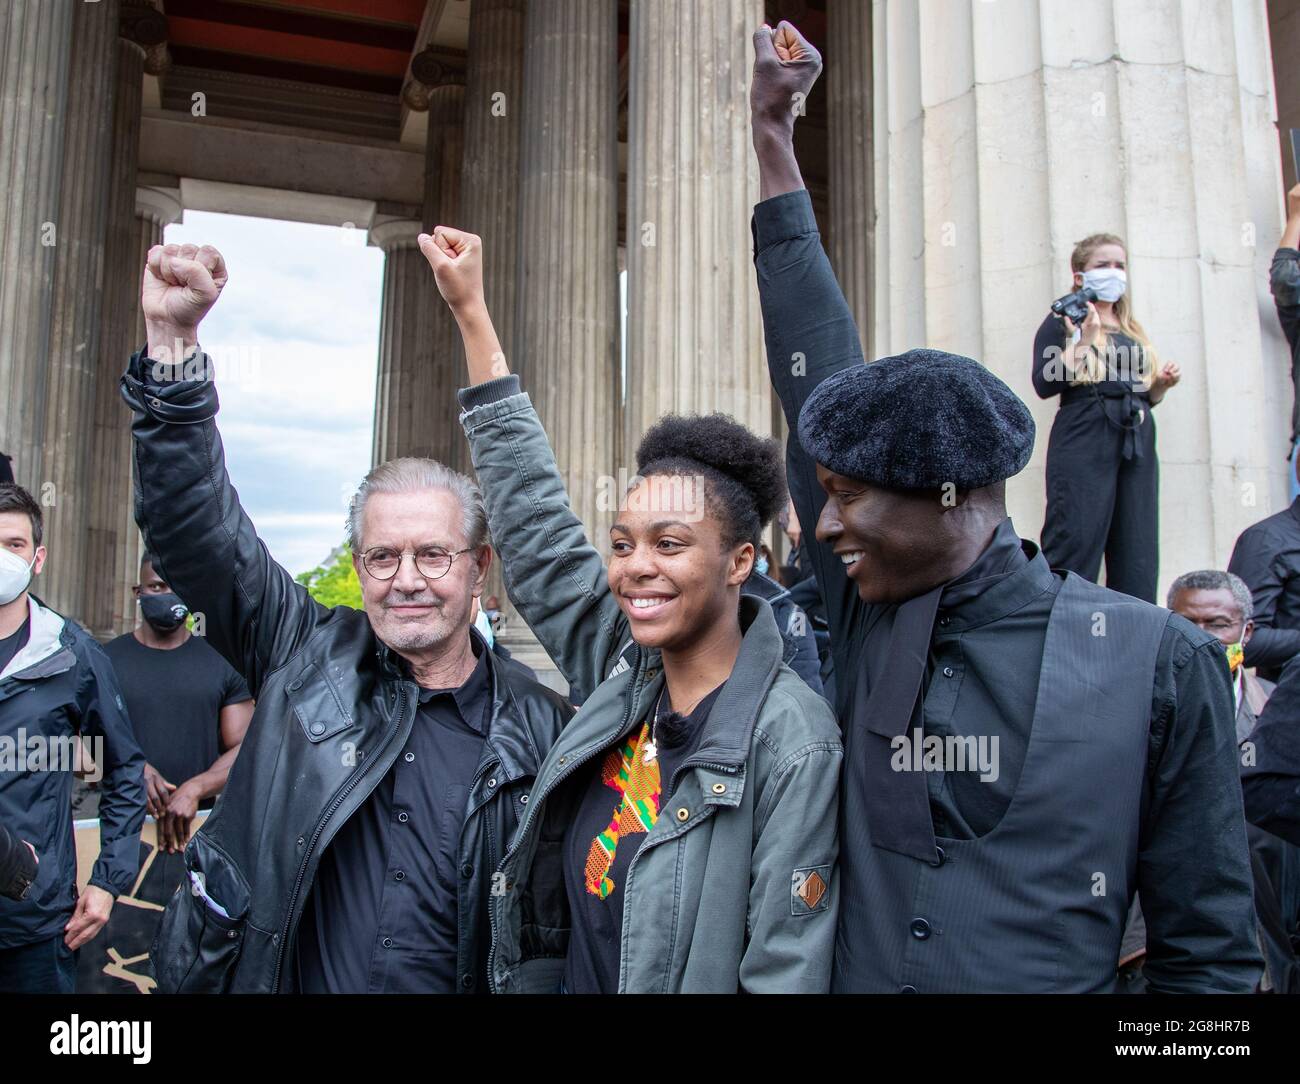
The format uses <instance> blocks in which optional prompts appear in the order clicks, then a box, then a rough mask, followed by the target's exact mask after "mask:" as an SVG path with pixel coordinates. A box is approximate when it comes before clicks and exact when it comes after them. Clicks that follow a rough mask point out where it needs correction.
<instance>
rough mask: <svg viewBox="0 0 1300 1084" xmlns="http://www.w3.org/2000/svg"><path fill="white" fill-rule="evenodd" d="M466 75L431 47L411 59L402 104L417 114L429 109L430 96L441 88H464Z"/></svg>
mask: <svg viewBox="0 0 1300 1084" xmlns="http://www.w3.org/2000/svg"><path fill="white" fill-rule="evenodd" d="M464 85H465V73H464V72H463V71H462V70H460V69H459V68H458V67H456V66H455V65H454V64H453V62H452V60H451V58H450V57H449V56H448V55H447V54H446V53H444V52H443V51H442V50H441V49H439V48H437V47H436V46H433V45H429V46H426V47H425V48H424V49H421V50H420V51H419V52H418V53H416V54H415V56H413V57H412V58H411V77H410V78H409V79H408V80H407V81H406V84H405V85H404V86H403V87H402V103H403V104H404V105H405V106H406V107H407V108H408V109H413V110H414V111H415V112H417V113H423V112H424V111H425V110H426V109H428V108H429V95H430V94H431V93H432V92H433V91H434V90H436V89H438V88H439V87H455V86H460V87H463V86H464Z"/></svg>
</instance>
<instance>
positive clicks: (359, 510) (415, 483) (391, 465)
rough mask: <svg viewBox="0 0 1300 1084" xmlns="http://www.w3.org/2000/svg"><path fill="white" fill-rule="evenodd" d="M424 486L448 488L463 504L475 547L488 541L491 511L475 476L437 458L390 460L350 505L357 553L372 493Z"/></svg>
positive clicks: (363, 485) (351, 535)
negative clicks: (488, 514)
mask: <svg viewBox="0 0 1300 1084" xmlns="http://www.w3.org/2000/svg"><path fill="white" fill-rule="evenodd" d="M422 489H445V490H446V491H447V492H448V493H450V494H452V495H453V496H454V497H455V498H456V499H457V500H458V501H459V502H460V507H461V513H462V518H461V527H462V529H463V531H464V533H465V538H466V540H467V541H468V543H469V546H470V548H471V549H478V548H479V547H480V546H485V545H487V543H488V529H487V512H486V510H485V509H484V507H483V494H482V493H481V492H480V491H479V488H478V486H477V485H476V484H475V483H474V482H473V480H472V479H470V478H467V477H466V476H465V475H463V474H461V473H459V472H458V471H454V470H452V469H451V468H450V467H448V466H445V465H444V464H442V463H439V462H438V461H437V460H436V459H416V458H411V457H407V458H403V459H390V460H389V461H388V462H387V463H380V464H379V466H377V467H373V468H372V469H371V471H370V473H369V474H367V475H366V476H365V478H364V479H363V480H362V482H361V485H359V486H358V487H357V491H356V493H354V494H353V495H352V501H351V503H350V504H349V506H348V543H349V545H351V547H352V552H353V553H358V554H359V553H360V552H361V521H362V518H363V517H364V515H365V511H366V500H367V499H368V498H369V496H370V494H372V493H413V492H418V491H419V490H422Z"/></svg>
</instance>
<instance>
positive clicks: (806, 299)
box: [750, 22, 865, 684]
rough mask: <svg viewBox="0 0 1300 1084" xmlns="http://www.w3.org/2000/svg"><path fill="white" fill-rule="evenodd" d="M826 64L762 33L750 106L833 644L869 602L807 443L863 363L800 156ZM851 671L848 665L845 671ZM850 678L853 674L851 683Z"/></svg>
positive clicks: (791, 459)
mask: <svg viewBox="0 0 1300 1084" xmlns="http://www.w3.org/2000/svg"><path fill="white" fill-rule="evenodd" d="M820 71H821V56H820V55H819V54H818V53H817V50H816V49H814V48H813V47H812V46H811V45H810V44H809V43H808V42H807V41H806V40H804V38H802V37H801V36H800V35H799V32H798V31H797V30H795V29H794V27H792V26H791V25H790V24H789V23H785V22H783V23H781V24H780V25H779V26H778V27H777V29H776V30H775V31H773V30H771V29H770V28H768V27H763V28H762V29H760V30H759V31H758V32H757V33H756V34H755V35H754V77H753V82H752V84H751V89H750V114H751V117H750V119H751V123H752V127H753V136H754V151H755V153H756V154H757V156H758V167H759V177H760V183H761V194H762V197H763V201H762V202H761V203H759V204H758V206H757V207H755V208H754V219H753V231H754V266H755V270H756V271H757V274H758V294H759V301H760V302H761V305H762V310H763V332H764V335H765V336H766V340H767V363H768V369H769V371H770V373H771V377H772V386H773V388H774V389H775V390H776V394H777V396H778V397H779V398H780V400H781V406H782V408H783V409H784V411H785V417H786V422H787V423H788V424H789V426H790V441H789V445H788V448H787V452H786V471H787V475H788V481H789V486H790V495H791V497H792V498H793V500H794V504H795V511H796V513H797V514H798V517H799V522H800V524H801V525H802V526H803V542H804V547H805V549H806V552H807V554H808V558H809V561H810V563H811V565H812V568H813V573H814V575H816V577H817V584H818V587H819V589H820V591H821V595H822V598H823V600H824V601H825V604H826V615H827V621H828V624H829V626H830V637H831V644H832V647H833V648H834V650H835V651H836V653H837V657H836V663H837V665H839V666H844V665H851V663H850V662H849V661H848V660H842V659H840V658H839V652H840V651H841V650H843V649H844V648H846V647H847V646H848V645H850V644H851V643H852V639H851V637H850V636H849V635H848V633H849V631H850V630H851V629H852V628H854V627H855V626H856V624H857V623H858V622H859V621H860V620H861V615H862V613H863V610H864V607H865V604H864V603H862V602H861V600H860V599H859V598H858V593H857V589H856V588H855V587H854V585H853V583H852V581H850V580H849V578H848V576H846V575H845V573H844V567H843V564H842V562H841V561H840V559H839V558H838V557H837V556H836V555H835V554H834V552H833V551H832V550H831V548H830V547H829V546H827V545H825V544H824V543H821V542H819V541H818V540H817V538H816V533H815V532H816V527H817V520H818V518H819V517H820V515H821V511H822V506H823V505H824V504H825V503H826V495H825V493H824V492H823V490H822V487H821V484H820V483H819V482H818V480H817V469H816V465H815V464H814V463H813V461H812V459H811V458H810V457H809V456H808V454H807V453H806V452H805V451H804V450H803V447H802V445H801V444H800V443H799V438H798V429H799V412H800V410H802V409H803V405H804V403H805V402H806V401H807V399H808V397H809V396H810V395H812V393H813V390H814V389H815V388H816V387H817V385H818V384H820V383H821V382H822V381H823V380H825V379H826V378H827V377H829V376H831V375H832V374H834V373H837V372H839V371H840V370H841V369H845V368H848V367H849V366H850V365H861V364H862V363H863V357H862V347H861V345H860V343H859V339H858V330H857V327H856V325H855V324H854V322H853V314H852V313H851V312H850V311H849V306H848V302H846V301H845V300H844V294H843V292H842V291H841V290H840V285H839V283H838V282H837V281H836V279H835V274H834V272H833V271H832V270H831V264H830V260H829V259H827V257H826V252H825V250H824V249H823V248H822V243H821V235H820V234H819V233H818V231H817V222H816V219H815V218H814V217H813V211H812V201H811V199H810V198H809V196H808V191H807V189H806V188H805V187H804V183H803V177H802V176H801V174H800V172H799V165H798V163H797V162H796V160H795V156H794V121H795V115H796V112H797V110H796V108H795V103H796V102H800V101H802V100H803V98H799V97H797V96H798V95H803V96H806V95H807V93H808V91H809V90H810V89H811V88H812V85H813V83H814V82H816V80H817V76H818V74H819V73H820ZM842 672H843V671H842ZM846 684H847V683H846Z"/></svg>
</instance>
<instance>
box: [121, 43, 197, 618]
mask: <svg viewBox="0 0 1300 1084" xmlns="http://www.w3.org/2000/svg"><path fill="white" fill-rule="evenodd" d="M145 63H146V65H147V64H148V61H147V60H146V62H145ZM182 213H183V208H182V207H181V194H180V190H179V189H176V188H137V189H136V190H135V263H134V265H133V266H134V267H135V268H136V269H137V272H138V274H137V278H138V277H139V275H142V274H143V273H144V265H145V262H146V261H147V260H148V258H149V250H150V249H151V248H153V246H154V245H161V244H162V243H163V234H164V231H165V230H166V228H167V227H168V226H170V225H171V224H172V223H173V222H179V221H180V220H181V215H182ZM134 309H135V326H134V328H133V330H132V334H131V340H130V346H129V347H128V348H127V349H128V350H129V351H130V352H131V353H134V352H135V351H136V350H139V349H140V348H141V347H142V346H145V345H147V339H148V333H147V332H146V330H145V326H144V310H143V309H142V308H141V307H140V304H139V302H138V301H136V302H135V303H134ZM122 367H123V368H125V367H126V362H125V360H124V361H123V364H122ZM113 383H114V386H116V384H117V381H116V379H115V380H114V382H113ZM127 425H128V426H129V425H130V418H129V417H128V418H127ZM127 456H128V460H129V462H128V467H127V471H128V474H127V477H126V479H125V483H126V485H127V486H128V487H129V488H128V489H127V500H126V504H125V505H124V506H123V508H122V509H121V514H120V519H119V529H120V531H121V535H120V537H121V538H122V539H123V542H122V544H121V545H120V546H119V547H118V560H119V562H120V565H119V568H118V578H117V587H116V589H115V590H116V592H117V596H116V597H117V599H118V606H119V612H118V619H119V621H121V622H129V623H128V624H127V628H128V629H129V628H130V627H131V624H130V623H133V622H134V620H135V614H136V610H135V599H134V596H132V594H131V591H130V586H131V585H132V584H134V583H135V582H136V577H137V575H138V574H139V571H140V559H141V558H142V557H143V556H144V537H143V536H142V535H141V534H140V528H139V527H138V526H137V525H136V522H135V487H134V478H133V476H134V470H135V468H134V460H135V457H134V456H133V455H132V454H131V452H130V446H129V445H128V451H127Z"/></svg>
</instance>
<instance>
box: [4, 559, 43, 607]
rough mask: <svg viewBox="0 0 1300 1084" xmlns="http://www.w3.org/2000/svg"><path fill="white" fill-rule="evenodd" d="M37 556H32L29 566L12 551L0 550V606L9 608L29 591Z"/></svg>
mask: <svg viewBox="0 0 1300 1084" xmlns="http://www.w3.org/2000/svg"><path fill="white" fill-rule="evenodd" d="M34 564H36V556H35V554H33V555H32V559H31V562H30V563H29V564H23V559H22V558H21V557H19V556H18V554H16V553H13V552H12V551H10V550H0V606H7V605H8V604H9V603H11V602H13V600H14V599H16V598H17V597H18V596H19V595H21V594H22V593H23V592H24V591H26V590H27V585H28V584H29V583H31V582H32V565H34Z"/></svg>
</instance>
